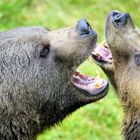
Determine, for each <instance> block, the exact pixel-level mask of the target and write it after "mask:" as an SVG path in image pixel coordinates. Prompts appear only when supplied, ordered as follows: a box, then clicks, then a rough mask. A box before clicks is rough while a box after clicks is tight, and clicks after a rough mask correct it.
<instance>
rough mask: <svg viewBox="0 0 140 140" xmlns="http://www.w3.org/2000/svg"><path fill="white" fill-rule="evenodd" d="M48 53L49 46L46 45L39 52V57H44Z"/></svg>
mask: <svg viewBox="0 0 140 140" xmlns="http://www.w3.org/2000/svg"><path fill="white" fill-rule="evenodd" d="M49 52H50V46H49V45H47V46H45V47H44V48H42V50H41V51H40V57H46V56H47V55H48V54H49Z"/></svg>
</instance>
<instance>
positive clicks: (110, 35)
mask: <svg viewBox="0 0 140 140" xmlns="http://www.w3.org/2000/svg"><path fill="white" fill-rule="evenodd" d="M105 38H106V43H103V44H100V45H97V46H96V48H95V49H94V50H93V52H92V58H93V59H94V61H95V62H96V63H97V64H98V65H99V66H100V67H101V68H102V69H103V71H104V72H105V73H106V74H107V76H108V78H109V79H110V81H111V83H112V85H113V86H114V88H115V90H116V92H117V96H118V97H119V99H120V101H121V105H122V108H123V111H124V119H123V132H122V134H123V137H124V139H125V140H140V109H139V108H140V86H139V82H140V76H139V70H140V30H139V29H138V28H136V26H135V24H134V23H133V20H132V17H131V16H130V14H129V13H123V12H119V11H116V10H114V11H111V12H110V13H109V14H108V16H107V19H106V26H105Z"/></svg>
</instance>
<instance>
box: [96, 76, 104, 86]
mask: <svg viewBox="0 0 140 140" xmlns="http://www.w3.org/2000/svg"><path fill="white" fill-rule="evenodd" d="M102 82H103V81H102V79H100V78H99V79H97V81H96V83H95V87H96V88H101V87H102Z"/></svg>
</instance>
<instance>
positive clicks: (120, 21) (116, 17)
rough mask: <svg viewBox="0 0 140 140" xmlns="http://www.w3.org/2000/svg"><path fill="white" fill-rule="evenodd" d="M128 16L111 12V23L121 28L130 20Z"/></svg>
mask: <svg viewBox="0 0 140 140" xmlns="http://www.w3.org/2000/svg"><path fill="white" fill-rule="evenodd" d="M130 18H131V17H130V15H129V14H128V13H120V12H113V13H112V21H113V22H114V23H115V24H116V25H117V26H123V25H125V24H126V23H127V20H128V19H130Z"/></svg>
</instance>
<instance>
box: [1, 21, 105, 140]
mask: <svg viewBox="0 0 140 140" xmlns="http://www.w3.org/2000/svg"><path fill="white" fill-rule="evenodd" d="M81 22H82V23H83V24H84V25H82V24H81V25H80V26H79V22H78V24H76V25H75V26H73V27H70V28H66V29H59V30H55V31H48V30H47V29H46V28H44V27H23V28H17V29H14V30H10V31H6V32H0V140H32V139H34V138H35V136H36V135H37V134H38V133H40V132H42V131H43V130H44V129H45V128H49V127H51V126H52V125H54V124H56V123H59V122H61V121H62V120H63V119H64V118H65V117H66V116H67V115H69V114H70V113H71V112H73V111H75V110H76V109H78V108H80V107H81V106H83V105H85V104H88V103H91V102H93V101H96V100H98V99H99V98H101V96H100V97H97V96H94V95H91V94H88V95H87V94H85V93H83V92H79V91H78V90H76V89H75V88H74V87H73V85H72V84H71V76H72V75H73V72H74V71H75V69H76V67H78V66H79V64H80V63H82V62H83V61H84V60H85V59H86V58H87V57H88V55H89V54H90V52H91V50H92V49H93V47H94V45H95V43H96V39H97V34H96V33H95V32H94V31H93V30H92V29H91V27H88V26H89V24H88V23H86V21H85V20H82V21H81ZM87 27H88V29H89V30H90V31H91V34H90V32H89V34H88V33H87V31H86V30H84V29H85V28H87ZM77 28H78V29H77ZM85 31H86V33H85ZM81 32H82V35H83V34H84V33H85V35H83V36H81V35H80V33H81ZM104 96H105V94H104ZM102 97H103V96H102Z"/></svg>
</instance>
